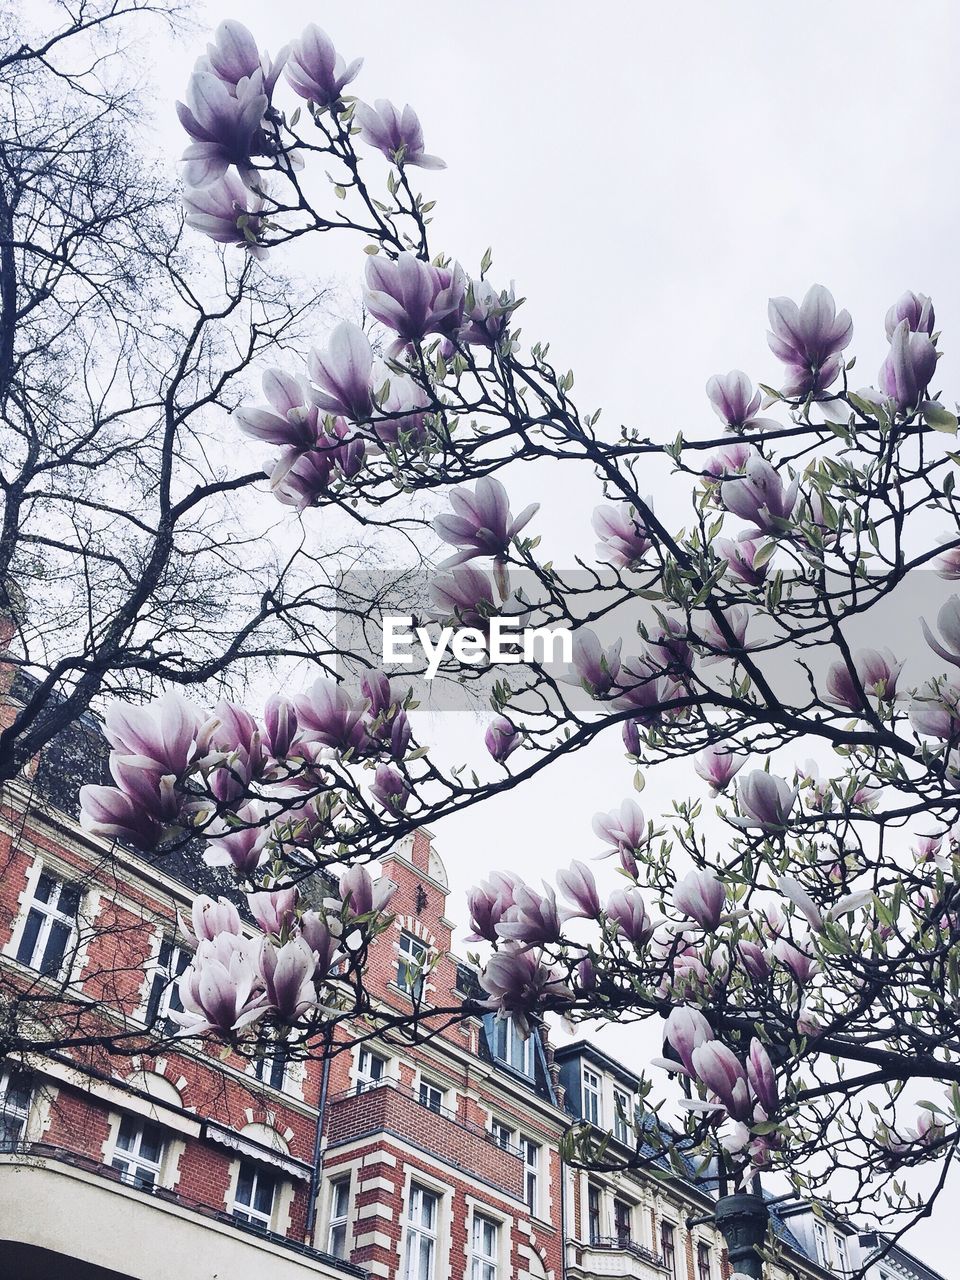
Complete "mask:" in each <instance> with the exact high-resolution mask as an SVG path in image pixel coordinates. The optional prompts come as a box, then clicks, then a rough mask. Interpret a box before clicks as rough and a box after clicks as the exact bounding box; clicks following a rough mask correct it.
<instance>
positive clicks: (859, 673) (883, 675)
mask: <svg viewBox="0 0 960 1280" xmlns="http://www.w3.org/2000/svg"><path fill="white" fill-rule="evenodd" d="M902 668H903V663H902V662H898V661H897V659H896V658H895V657H894V656H893V654H892V653H891V652H890V650H889V649H883V650H879V649H858V650H857V652H856V653H855V654H854V655H853V670H854V674H855V675H856V682H855V681H854V680H853V679H852V677H851V674H850V669H849V667H848V666H847V664H846V662H844V661H838V662H833V663H831V664H830V669H829V671H828V672H827V696H828V698H829V699H830V701H831V702H836V703H838V704H839V705H840V706H842V707H847V708H848V709H849V710H850V711H854V712H858V711H862V710H863V709H864V701H863V694H866V695H867V696H868V697H869V696H870V695H873V696H874V697H875V698H877V699H878V701H880V702H893V701H894V700H895V698H896V696H897V679H898V677H899V675H900V672H901V670H902ZM858 684H859V686H860V688H859V689H858V687H857V685H858ZM860 689H862V690H863V694H861V692H860Z"/></svg>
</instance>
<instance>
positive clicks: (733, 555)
mask: <svg viewBox="0 0 960 1280" xmlns="http://www.w3.org/2000/svg"><path fill="white" fill-rule="evenodd" d="M713 545H714V547H715V548H716V551H717V555H718V556H720V558H721V559H722V560H725V561H726V562H727V569H728V570H729V572H730V573H732V574H733V576H734V577H735V578H739V579H740V581H741V582H745V583H746V584H747V586H748V587H759V586H760V585H761V584H762V583H763V581H764V579H765V578H766V576H767V571H768V565H769V561H766V560H765V561H763V562H762V563H761V564H759V565H758V564H756V563H755V561H756V558H757V552H758V551H759V550H760V543H759V542H757V541H756V540H755V539H753V538H738V539H737V540H736V541H734V540H733V539H732V538H717V539H716V540H715V541H714V544H713Z"/></svg>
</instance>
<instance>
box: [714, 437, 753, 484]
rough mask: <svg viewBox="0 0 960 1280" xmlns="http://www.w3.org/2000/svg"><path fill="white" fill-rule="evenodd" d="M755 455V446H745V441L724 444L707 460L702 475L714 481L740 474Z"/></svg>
mask: <svg viewBox="0 0 960 1280" xmlns="http://www.w3.org/2000/svg"><path fill="white" fill-rule="evenodd" d="M756 453H757V450H756V448H755V446H754V445H752V444H747V442H746V441H745V440H737V441H735V442H732V443H730V444H725V445H724V446H723V448H722V449H718V450H717V452H716V453H712V454H711V455H710V457H709V458H708V459H707V462H706V466H705V468H704V474H705V475H708V476H712V477H713V478H714V479H715V480H721V479H724V478H725V477H727V476H732V475H738V474H742V473H743V471H744V469H745V467H746V465H747V463H748V462H749V460H750V459H751V458H753V457H756Z"/></svg>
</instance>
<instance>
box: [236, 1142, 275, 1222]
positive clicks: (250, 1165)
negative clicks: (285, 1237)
mask: <svg viewBox="0 0 960 1280" xmlns="http://www.w3.org/2000/svg"><path fill="white" fill-rule="evenodd" d="M244 1169H250V1170H251V1171H252V1173H253V1181H252V1182H251V1184H250V1202H249V1204H247V1203H244V1202H243V1201H242V1200H240V1199H239V1198H238V1197H239V1195H240V1178H241V1177H242V1175H243V1171H244ZM266 1180H269V1181H270V1183H271V1192H270V1211H269V1213H267V1214H264V1212H263V1210H262V1209H258V1208H256V1199H257V1191H258V1190H259V1188H260V1184H261V1182H262V1181H266ZM279 1189H280V1181H279V1179H278V1177H277V1175H276V1174H275V1173H273V1172H271V1171H268V1170H267V1169H264V1168H262V1167H261V1166H260V1165H258V1164H256V1163H255V1162H254V1161H253V1160H241V1161H240V1163H239V1164H238V1165H237V1180H236V1183H235V1184H234V1188H233V1204H232V1205H231V1206H230V1216H231V1217H233V1218H238V1219H239V1220H240V1221H241V1222H246V1223H248V1224H250V1225H252V1226H255V1227H262V1228H263V1229H264V1230H265V1231H270V1230H272V1229H273V1217H274V1214H275V1213H276V1209H277V1192H278V1191H279Z"/></svg>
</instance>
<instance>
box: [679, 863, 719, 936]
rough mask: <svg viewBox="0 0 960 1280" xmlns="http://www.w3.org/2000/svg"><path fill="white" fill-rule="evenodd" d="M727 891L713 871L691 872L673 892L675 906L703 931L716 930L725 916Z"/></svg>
mask: <svg viewBox="0 0 960 1280" xmlns="http://www.w3.org/2000/svg"><path fill="white" fill-rule="evenodd" d="M725 903H726V891H725V890H724V887H723V884H722V883H721V881H720V880H718V879H717V877H716V876H715V875H714V874H713V872H712V871H706V870H704V871H689V872H688V873H687V874H686V875H685V876H684V877H683V879H682V880H680V881H679V882H678V883H677V884H676V885H675V886H674V890H673V905H674V906H675V907H676V908H677V910H678V911H682V912H683V914H684V915H685V916H688V917H689V918H690V919H691V920H696V922H697V924H698V925H699V926H700V927H701V929H706V930H707V931H708V932H709V931H711V930H713V929H716V927H717V925H718V924H719V923H720V918H721V916H722V915H723V908H724V905H725Z"/></svg>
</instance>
